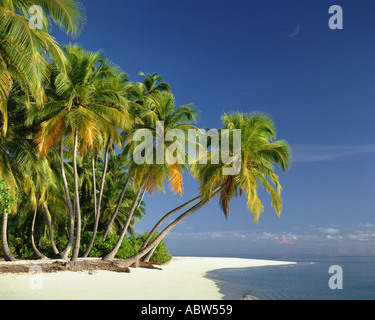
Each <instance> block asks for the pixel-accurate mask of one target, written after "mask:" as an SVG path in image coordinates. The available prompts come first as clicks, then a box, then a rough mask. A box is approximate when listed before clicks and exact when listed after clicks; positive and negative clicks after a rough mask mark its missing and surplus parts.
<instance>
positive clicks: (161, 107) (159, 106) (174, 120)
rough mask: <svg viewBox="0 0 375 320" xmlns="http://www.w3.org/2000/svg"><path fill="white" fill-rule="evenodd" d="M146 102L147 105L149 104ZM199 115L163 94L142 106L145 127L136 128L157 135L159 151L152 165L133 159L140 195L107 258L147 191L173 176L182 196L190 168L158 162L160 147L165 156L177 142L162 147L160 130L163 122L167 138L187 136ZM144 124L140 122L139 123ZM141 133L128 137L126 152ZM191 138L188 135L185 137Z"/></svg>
mask: <svg viewBox="0 0 375 320" xmlns="http://www.w3.org/2000/svg"><path fill="white" fill-rule="evenodd" d="M145 102H146V103H145ZM196 116H197V111H196V110H194V109H193V108H192V106H191V105H184V106H180V107H178V108H176V107H175V104H174V97H173V95H172V94H171V93H161V92H155V93H153V94H152V95H151V96H150V97H146V99H145V100H143V103H142V104H140V105H139V107H138V110H137V111H136V117H137V118H138V119H140V120H141V121H142V124H140V125H138V126H136V127H135V128H136V129H141V128H147V129H148V130H149V131H150V132H151V133H152V135H153V145H152V146H151V148H152V149H154V150H155V152H154V156H153V159H152V160H154V161H153V164H152V165H148V164H146V163H144V164H138V163H136V161H135V160H134V158H132V159H131V161H130V165H129V173H130V175H132V176H133V177H134V184H135V185H136V189H137V194H136V198H135V200H134V202H133V204H132V206H131V208H130V212H129V215H128V219H127V221H126V223H125V225H124V227H123V230H122V232H121V235H120V238H119V240H118V242H117V244H116V245H115V247H114V248H113V250H112V251H111V252H110V253H109V254H107V255H106V256H105V257H104V258H103V259H104V260H112V259H113V258H114V257H115V256H116V254H117V251H118V250H119V248H120V246H121V243H122V241H123V239H124V237H125V234H126V232H127V229H128V226H129V223H130V221H131V219H132V216H133V213H134V211H135V209H136V207H137V203H138V201H139V198H140V196H141V194H142V192H144V191H145V190H147V191H148V193H149V194H151V193H152V192H154V191H156V190H160V189H161V190H163V189H164V187H163V184H164V181H165V179H166V178H167V177H168V176H169V179H170V182H171V183H170V185H171V190H172V191H173V192H174V193H175V194H179V195H181V194H182V192H183V181H182V170H183V169H184V168H186V167H187V166H186V165H185V164H184V163H181V162H179V163H177V162H176V163H170V162H169V161H168V160H169V159H166V158H165V159H163V162H162V163H157V162H158V161H156V157H157V156H156V153H157V152H158V151H157V149H158V148H162V152H163V154H164V153H165V150H167V148H168V147H169V146H170V145H172V143H174V141H169V142H166V143H164V141H163V143H162V144H160V141H159V134H160V132H159V128H158V122H163V126H164V127H163V130H162V131H163V132H162V133H163V134H165V135H166V136H167V135H168V132H169V131H171V130H180V131H182V132H185V133H187V130H188V129H191V128H194V127H193V126H191V125H190V124H189V123H190V122H191V121H195V120H196ZM138 122H140V121H138ZM136 134H137V130H135V131H134V132H133V134H132V135H129V136H128V140H129V141H130V142H129V144H128V145H127V147H126V148H125V151H126V153H128V154H133V152H134V150H135V148H137V146H138V145H139V143H138V142H137V141H135V140H134V135H136ZM185 136H187V134H186V135H185ZM183 158H184V159H183V160H185V159H186V158H187V154H183Z"/></svg>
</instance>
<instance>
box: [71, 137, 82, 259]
mask: <svg viewBox="0 0 375 320" xmlns="http://www.w3.org/2000/svg"><path fill="white" fill-rule="evenodd" d="M77 149H78V132H77V131H76V132H75V133H74V146H73V171H74V196H75V202H76V210H77V211H76V213H77V230H76V241H75V243H74V248H73V253H72V259H71V260H72V261H77V259H78V254H79V247H80V244H81V207H80V203H79V188H78V171H77Z"/></svg>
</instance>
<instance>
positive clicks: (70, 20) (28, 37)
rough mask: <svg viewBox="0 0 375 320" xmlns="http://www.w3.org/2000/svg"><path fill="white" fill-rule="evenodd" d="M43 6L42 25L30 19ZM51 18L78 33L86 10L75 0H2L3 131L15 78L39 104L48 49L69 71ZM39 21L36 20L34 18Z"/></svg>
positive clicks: (45, 78) (0, 81) (0, 86)
mask: <svg viewBox="0 0 375 320" xmlns="http://www.w3.org/2000/svg"><path fill="white" fill-rule="evenodd" d="M36 6H38V9H42V11H43V12H40V14H39V16H38V18H39V19H40V20H41V21H38V24H39V22H40V26H41V28H34V27H32V25H31V24H30V23H29V20H30V21H32V19H31V18H32V17H31V16H30V12H29V10H30V11H32V10H31V9H33V8H36ZM49 18H52V20H53V21H54V22H55V23H56V24H57V25H58V26H59V27H60V28H61V29H63V30H64V31H66V32H67V33H68V34H70V35H72V36H77V35H78V34H79V33H80V31H81V30H82V28H83V24H84V21H85V17H84V10H83V7H82V5H81V4H80V3H79V2H78V1H74V0H50V1H47V0H12V1H9V0H1V1H0V113H1V114H2V118H3V123H2V127H1V128H0V129H2V133H3V134H6V132H7V128H8V112H7V103H6V101H7V99H8V98H9V94H10V91H11V88H12V86H13V83H14V81H18V82H19V83H20V85H21V86H22V88H23V90H24V91H25V92H26V93H27V94H28V93H29V90H30V92H31V95H32V97H33V99H34V100H35V101H36V102H37V104H38V105H39V106H42V105H43V103H44V102H45V94H44V91H43V87H44V86H45V85H46V83H47V82H48V77H49V74H48V63H47V60H46V54H45V53H46V52H48V54H49V56H50V57H51V58H52V59H53V61H55V62H56V64H57V65H58V67H59V68H60V70H61V71H62V72H65V71H66V70H65V64H66V58H65V55H64V53H63V52H62V50H61V49H60V47H59V45H58V43H57V42H56V40H55V39H54V38H53V37H52V36H51V35H50V34H49V32H50V30H51V23H50V20H49ZM34 22H35V21H34Z"/></svg>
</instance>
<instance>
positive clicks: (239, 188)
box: [193, 113, 291, 222]
mask: <svg viewBox="0 0 375 320" xmlns="http://www.w3.org/2000/svg"><path fill="white" fill-rule="evenodd" d="M222 120H223V128H222V129H226V130H229V132H231V131H233V130H236V129H238V130H241V152H240V157H241V169H240V171H239V173H238V174H236V175H233V176H232V175H230V176H224V175H223V174H222V169H223V168H224V167H228V166H230V165H232V164H226V163H223V162H222V161H221V162H220V163H219V164H212V163H208V164H207V165H202V164H199V163H197V164H195V165H194V166H193V174H194V175H195V177H196V178H197V179H198V180H199V182H200V190H201V194H202V197H203V198H204V199H207V198H210V197H211V195H212V194H213V193H214V191H215V190H217V188H222V191H221V192H220V206H221V208H222V210H223V212H224V214H225V216H226V217H227V216H228V215H229V214H230V209H229V203H230V201H231V199H232V198H233V197H235V196H237V195H242V194H243V193H244V194H245V195H246V197H247V208H248V209H249V210H250V211H251V212H252V213H253V215H254V221H255V222H258V220H259V217H260V214H261V212H262V211H263V209H264V207H263V204H262V202H261V201H260V199H259V196H258V188H259V186H263V188H264V189H265V190H266V191H267V192H268V193H269V194H270V195H271V198H272V200H271V204H272V206H273V208H274V209H275V211H276V213H277V214H278V215H280V214H281V210H282V199H281V190H282V188H281V185H280V183H279V178H278V176H277V174H276V173H275V172H274V164H276V165H277V166H279V167H280V169H281V170H282V171H286V170H287V169H288V167H289V165H290V162H291V151H290V148H289V146H288V144H287V143H286V142H285V141H282V140H279V141H274V139H275V138H276V129H275V125H274V123H273V121H272V120H271V118H270V117H268V116H267V115H265V114H261V113H252V114H243V113H232V114H230V115H226V114H225V115H224V116H223V117H222ZM229 140H230V141H232V143H233V139H229ZM230 150H233V146H230ZM211 153H212V152H210V153H209V156H210V155H211Z"/></svg>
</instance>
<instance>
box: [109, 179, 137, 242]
mask: <svg viewBox="0 0 375 320" xmlns="http://www.w3.org/2000/svg"><path fill="white" fill-rule="evenodd" d="M129 182H130V174H129V175H128V178H127V179H126V182H125V185H124V188H122V192H121V195H120V198H119V200H118V202H117V206H116V209H115V211H114V212H113V214H112V217H111V220H109V223H108V225H107V229H106V230H105V232H104V236H103V242H104V241H105V239H107V235H108V233H109V230H110V229H111V225H112V223H113V222H114V221H115V219H116V216H117V213H118V212H119V210H120V207H121V204H122V200H123V199H124V196H125V193H126V189H127V188H128V185H129Z"/></svg>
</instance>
